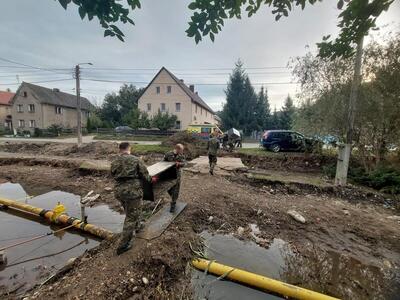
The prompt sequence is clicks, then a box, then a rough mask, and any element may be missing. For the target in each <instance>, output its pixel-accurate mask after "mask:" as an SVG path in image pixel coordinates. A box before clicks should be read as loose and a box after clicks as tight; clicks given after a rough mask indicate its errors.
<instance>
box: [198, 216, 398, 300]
mask: <svg viewBox="0 0 400 300" xmlns="http://www.w3.org/2000/svg"><path fill="white" fill-rule="evenodd" d="M250 225H251V226H250V228H252V229H253V230H252V233H251V235H252V236H254V235H256V234H257V230H258V229H257V230H254V229H255V226H254V224H250ZM201 237H202V238H203V239H204V244H205V249H204V250H205V253H206V256H207V257H208V259H210V260H216V261H218V262H219V263H222V264H225V265H228V266H232V267H237V268H240V269H243V270H247V271H250V272H253V273H256V274H260V275H264V276H266V277H269V278H272V279H277V280H280V281H283V282H286V283H290V284H294V285H298V286H301V287H304V288H308V289H310V290H314V291H316V292H320V293H324V294H327V295H330V296H334V297H338V298H341V299H360V300H362V299H393V300H394V299H398V298H397V297H398V295H399V291H400V290H399V285H398V284H399V281H398V278H397V279H396V278H395V277H394V274H392V273H389V272H388V270H385V269H383V268H378V267H376V266H370V265H364V264H362V263H361V262H360V261H358V260H357V259H355V258H352V257H349V256H346V255H343V254H339V253H337V252H333V251H329V252H326V251H323V250H321V249H317V247H316V246H312V245H310V249H309V250H306V251H302V253H301V254H300V253H298V252H297V251H294V250H292V248H291V246H290V245H289V244H288V243H286V242H285V241H283V240H281V239H274V240H273V241H272V243H271V244H270V246H269V247H268V248H263V247H260V246H259V245H258V244H256V243H255V242H253V241H242V240H239V239H237V238H235V237H234V236H233V235H226V234H211V233H209V232H207V231H205V232H203V233H202V234H201ZM192 285H193V287H194V290H195V295H196V299H282V298H280V297H279V296H278V295H272V294H266V293H265V292H263V291H259V290H256V289H253V288H251V287H248V286H245V285H241V284H238V283H234V282H231V281H229V280H218V279H217V276H214V275H210V274H206V273H205V272H201V271H198V270H193V273H192Z"/></svg>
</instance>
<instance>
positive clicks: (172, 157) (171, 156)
mask: <svg viewBox="0 0 400 300" xmlns="http://www.w3.org/2000/svg"><path fill="white" fill-rule="evenodd" d="M164 160H165V161H171V162H179V163H180V166H179V167H176V175H177V177H178V178H180V176H181V168H182V167H183V166H184V165H185V163H186V162H185V156H184V155H183V154H176V153H174V151H169V152H167V153H165V155H164Z"/></svg>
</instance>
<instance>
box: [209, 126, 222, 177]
mask: <svg viewBox="0 0 400 300" xmlns="http://www.w3.org/2000/svg"><path fill="white" fill-rule="evenodd" d="M219 147H220V145H219V139H218V133H217V132H215V131H214V132H213V133H211V136H210V139H209V140H208V143H207V150H208V163H209V164H210V174H211V175H214V168H215V166H216V164H217V154H218V149H219Z"/></svg>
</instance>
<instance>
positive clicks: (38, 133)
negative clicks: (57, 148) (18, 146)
mask: <svg viewBox="0 0 400 300" xmlns="http://www.w3.org/2000/svg"><path fill="white" fill-rule="evenodd" d="M33 136H34V137H41V136H43V130H42V129H40V128H35V129H34V131H33Z"/></svg>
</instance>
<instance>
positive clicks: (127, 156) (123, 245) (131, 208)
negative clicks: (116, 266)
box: [111, 142, 152, 255]
mask: <svg viewBox="0 0 400 300" xmlns="http://www.w3.org/2000/svg"><path fill="white" fill-rule="evenodd" d="M111 174H112V176H113V178H114V179H115V181H116V184H115V190H114V195H115V198H117V199H118V200H119V201H120V202H121V204H122V206H123V208H124V211H125V221H124V226H123V229H122V238H121V241H120V243H119V246H118V248H117V255H120V254H122V253H124V252H125V251H127V250H129V249H130V248H132V244H131V240H132V237H133V236H134V235H135V234H136V231H137V230H138V229H139V226H140V216H141V210H142V198H143V188H142V183H143V182H150V181H152V178H151V177H150V176H149V172H148V171H147V168H146V166H145V165H144V162H143V161H142V160H141V159H140V158H138V157H136V156H134V155H131V147H130V145H129V143H125V142H124V143H121V144H119V156H118V157H117V158H116V159H115V160H114V161H113V162H112V163H111Z"/></svg>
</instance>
